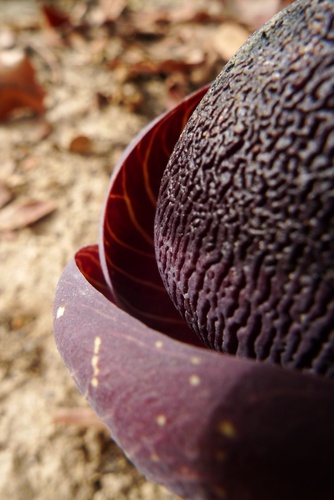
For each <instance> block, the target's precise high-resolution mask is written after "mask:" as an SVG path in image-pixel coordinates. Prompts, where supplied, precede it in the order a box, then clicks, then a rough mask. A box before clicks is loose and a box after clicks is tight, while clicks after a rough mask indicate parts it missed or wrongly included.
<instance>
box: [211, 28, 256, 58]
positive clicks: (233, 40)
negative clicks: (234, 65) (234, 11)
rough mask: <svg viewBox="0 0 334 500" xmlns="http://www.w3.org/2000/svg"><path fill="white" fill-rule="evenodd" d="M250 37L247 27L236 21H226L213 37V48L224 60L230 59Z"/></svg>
mask: <svg viewBox="0 0 334 500" xmlns="http://www.w3.org/2000/svg"><path fill="white" fill-rule="evenodd" d="M248 37H249V33H248V31H247V30H246V29H244V28H242V27H241V26H240V25H238V24H236V23H233V22H226V23H224V24H222V25H221V27H220V28H218V30H217V31H216V32H215V33H214V35H213V37H212V45H213V49H214V50H215V51H216V52H217V54H218V55H219V56H220V57H221V58H222V59H223V60H224V61H228V60H229V59H231V57H232V56H233V55H234V54H235V53H236V51H237V50H238V49H239V48H240V47H241V45H243V44H244V43H245V41H246V40H247V38H248Z"/></svg>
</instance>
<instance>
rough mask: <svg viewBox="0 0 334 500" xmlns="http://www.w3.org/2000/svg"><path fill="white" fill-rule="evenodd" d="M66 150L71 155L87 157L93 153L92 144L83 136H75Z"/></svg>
mask: <svg viewBox="0 0 334 500" xmlns="http://www.w3.org/2000/svg"><path fill="white" fill-rule="evenodd" d="M68 149H69V151H71V153H77V154H80V155H89V154H91V153H92V151H93V143H92V140H91V139H90V138H89V137H87V136H85V135H77V136H76V137H73V139H72V140H71V142H70V144H69V147H68Z"/></svg>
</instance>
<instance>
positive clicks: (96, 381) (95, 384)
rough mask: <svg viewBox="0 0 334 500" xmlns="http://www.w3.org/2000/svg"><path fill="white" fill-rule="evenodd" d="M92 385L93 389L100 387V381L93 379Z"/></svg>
mask: <svg viewBox="0 0 334 500" xmlns="http://www.w3.org/2000/svg"><path fill="white" fill-rule="evenodd" d="M90 383H91V384H92V386H93V387H97V386H98V385H99V379H98V378H97V377H93V378H92V380H91V381H90Z"/></svg>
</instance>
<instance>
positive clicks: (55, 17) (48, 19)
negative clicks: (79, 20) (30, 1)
mask: <svg viewBox="0 0 334 500" xmlns="http://www.w3.org/2000/svg"><path fill="white" fill-rule="evenodd" d="M40 9H41V12H42V14H43V17H44V21H45V23H46V25H47V26H49V27H50V28H53V29H55V30H63V29H64V28H65V29H68V28H71V27H72V22H71V19H70V17H69V16H68V15H67V14H65V13H64V12H63V11H61V10H60V9H59V8H58V7H55V6H54V5H51V4H42V5H41V6H40Z"/></svg>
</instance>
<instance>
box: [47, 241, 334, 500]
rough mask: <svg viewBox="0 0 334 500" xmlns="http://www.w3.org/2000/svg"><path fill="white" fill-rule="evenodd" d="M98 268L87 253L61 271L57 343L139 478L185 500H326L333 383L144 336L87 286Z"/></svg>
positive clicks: (333, 443) (91, 251) (92, 252)
mask: <svg viewBox="0 0 334 500" xmlns="http://www.w3.org/2000/svg"><path fill="white" fill-rule="evenodd" d="M97 259H98V253H97V248H96V247H89V248H86V249H83V250H81V251H80V252H79V253H78V254H77V256H76V259H73V260H72V261H71V262H70V263H69V264H68V266H67V267H66V269H65V271H64V274H63V276H62V278H61V281H60V283H59V286H58V290H57V297H56V302H55V318H56V319H55V336H56V342H57V345H58V349H59V350H60V352H61V353H62V356H63V359H64V361H65V363H66V364H67V366H68V367H69V369H70V371H71V373H72V375H73V377H74V380H75V382H76V384H77V386H78V388H79V390H80V392H81V393H82V394H84V395H85V396H86V397H87V399H88V401H89V403H90V404H91V405H92V407H93V408H94V409H95V411H96V413H97V414H98V415H99V417H100V418H101V419H102V420H103V421H104V422H105V424H106V425H107V426H108V427H109V429H110V431H111V434H112V437H113V439H114V440H115V441H116V442H117V443H118V444H119V446H120V447H121V448H122V449H123V450H124V451H125V452H126V454H127V456H128V457H129V459H130V460H131V461H132V462H133V463H134V464H135V465H136V467H138V469H139V470H140V471H141V472H142V473H143V474H145V475H146V476H147V477H149V478H151V479H153V480H154V481H157V482H159V483H161V484H164V485H165V486H166V487H167V488H169V489H170V490H171V491H173V492H175V493H177V494H179V495H181V496H183V497H184V498H190V499H224V498H226V499H234V500H236V499H237V500H243V499H245V500H246V499H249V500H251V499H254V500H255V499H256V500H268V499H269V498H270V499H273V500H276V499H277V500H281V499H283V498H284V499H291V500H292V499H294V500H295V499H298V498H302V499H310V500H311V499H315V498H317V499H322V500H325V499H328V500H329V499H331V498H332V497H333V491H334V489H333V473H332V451H333V449H334V419H333V415H334V403H333V384H332V382H331V381H329V380H325V379H320V378H316V377H312V376H307V375H300V374H296V373H292V372H286V371H284V370H282V369H280V368H276V367H271V366H269V365H264V364H261V363H256V362H254V361H247V360H244V359H241V358H235V357H232V356H222V355H221V354H217V353H214V352H212V351H209V350H207V349H202V348H198V347H193V346H188V345H186V344H184V343H180V342H178V341H176V340H173V339H171V338H169V337H168V336H166V335H163V334H161V333H159V332H157V331H154V330H152V329H150V328H148V327H147V326H145V325H144V324H143V323H142V322H140V321H138V320H136V319H135V318H133V317H131V316H129V315H128V314H127V313H125V312H124V311H122V310H121V309H119V308H118V307H117V306H116V305H115V304H113V303H112V302H111V301H109V300H108V299H106V297H105V296H104V295H103V294H102V293H100V292H98V291H97V290H96V288H95V287H93V286H92V285H91V284H90V283H89V282H88V280H87V279H86V278H85V276H84V273H85V268H86V269H87V268H88V267H90V268H91V270H92V269H95V267H96V266H98V260H97ZM94 272H95V271H94ZM97 273H98V270H96V274H97Z"/></svg>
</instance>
